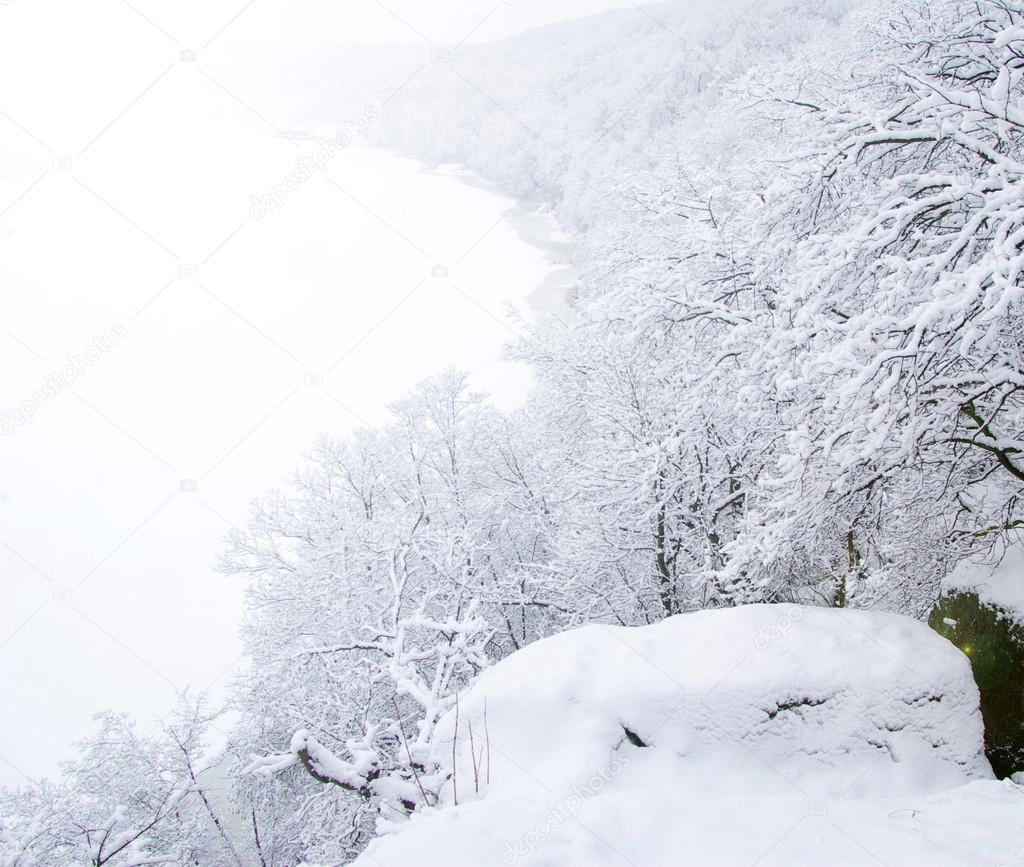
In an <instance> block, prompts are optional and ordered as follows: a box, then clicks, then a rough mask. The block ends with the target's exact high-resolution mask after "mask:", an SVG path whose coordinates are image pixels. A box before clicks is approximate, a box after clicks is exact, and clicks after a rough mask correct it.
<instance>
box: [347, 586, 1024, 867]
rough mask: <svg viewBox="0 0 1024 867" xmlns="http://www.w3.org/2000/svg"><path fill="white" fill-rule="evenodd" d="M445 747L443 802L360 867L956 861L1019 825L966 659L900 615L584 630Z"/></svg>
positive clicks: (527, 662)
mask: <svg viewBox="0 0 1024 867" xmlns="http://www.w3.org/2000/svg"><path fill="white" fill-rule="evenodd" d="M438 744H439V747H438V749H439V751H440V752H441V754H442V757H445V756H446V757H447V761H448V762H449V763H451V761H452V756H453V755H454V757H455V765H456V769H457V773H456V777H455V780H454V784H453V785H452V784H450V785H449V786H448V787H447V788H446V790H445V792H444V793H443V801H442V804H441V805H439V806H438V807H437V808H435V809H433V810H429V811H427V812H425V813H424V814H422V815H419V816H417V817H415V818H414V819H413V820H412V821H411V822H410V823H409V824H408V825H407V826H406V827H405V828H404V829H403V830H401V831H400V832H399V833H398V834H395V835H392V836H388V837H384V838H381V839H378V840H376V841H375V842H374V843H373V844H372V845H371V847H370V848H369V850H368V851H367V853H366V854H364V856H363V857H362V858H361V859H359V861H358V862H357V863H358V864H360V865H361V867H380V865H383V867H405V865H410V864H416V865H418V867H426V865H432V864H437V865H441V864H444V865H453V864H454V865H467V867H470V865H472V867H485V865H490V864H495V865H497V864H512V863H520V862H521V863H523V864H529V865H542V864H543V865H552V867H554V865H560V867H566V865H580V867H582V865H587V867H594V865H605V864H608V865H613V864H614V865H622V864H626V865H629V864H633V865H642V867H657V865H670V864H671V865H677V864H700V865H709V864H730V865H732V864H749V863H753V862H754V861H757V859H759V858H764V860H763V861H762V862H759V863H765V864H768V863H773V862H774V861H777V862H778V863H786V864H802V863H808V864H814V863H826V862H825V861H823V860H822V859H823V858H826V859H831V863H844V864H856V863H861V862H864V863H875V864H877V861H876V860H874V859H875V858H882V860H887V859H886V858H885V856H884V855H882V854H880V851H875V849H878V850H884V851H885V852H887V853H888V854H889V855H890V856H891V857H892V859H893V860H892V861H888V863H900V864H909V863H922V864H923V863H928V864H935V865H941V864H963V863H974V862H973V861H971V860H970V859H971V858H972V857H975V855H977V854H978V853H980V852H982V851H984V852H985V857H989V856H991V860H992V861H995V860H998V857H1009V856H1010V855H1011V854H1012V851H1013V850H1012V849H1010V848H1007V851H1003V850H1002V849H999V846H1000V845H1001V844H1000V842H999V840H1000V838H999V834H998V833H994V834H993V823H994V825H995V826H997V827H998V828H1004V829H1005V831H1006V833H1005V835H1004V836H1006V837H1007V841H1006V847H1009V846H1010V840H1009V839H1008V838H1009V837H1013V839H1014V840H1016V834H1017V832H1016V831H1013V832H1012V833H1011V832H1010V828H1011V827H1012V825H1013V823H1018V824H1019V823H1020V822H1022V821H1024V796H1022V795H1021V793H1019V792H1018V790H1017V788H1016V787H1015V786H1014V785H1013V784H1012V783H998V782H995V781H993V780H991V771H990V769H989V767H988V764H987V762H986V760H985V757H984V754H983V752H982V724H981V717H980V714H979V712H978V693H977V689H976V687H975V685H974V682H973V680H972V678H971V670H970V666H969V664H968V661H967V659H966V657H964V656H963V655H962V654H961V653H960V652H959V651H958V650H957V649H956V648H955V647H953V646H952V645H951V644H949V642H947V641H945V640H944V639H943V638H941V637H939V636H938V635H936V634H935V633H934V632H932V631H931V630H930V629H928V627H927V626H925V625H924V624H921V623H918V622H916V621H914V620H910V619H908V618H904V617H899V616H896V615H890V614H881V613H869V612H858V611H848V610H835V609H821V608H807V607H798V606H788V605H785V606H778V605H756V606H749V607H744V608H735V609H728V610H719V611H707V612H700V613H694V614H686V615H681V616H678V617H674V618H671V619H669V620H666V621H663V622H661V623H658V624H655V625H652V626H646V627H640V628H616V627H606V626H587V627H584V628H581V629H576V630H573V631H570V632H566V633H563V634H561V635H558V636H555V637H553V638H549V639H546V640H544V641H540V642H537V643H536V644H534V645H531V646H530V647H527V648H525V649H524V650H522V651H520V652H518V653H516V654H514V655H513V656H511V657H510V658H508V659H506V660H504V661H502V662H501V663H499V664H498V665H496V666H494V667H493V668H492V669H490V670H489V671H486V672H485V673H484V674H483V675H482V676H481V677H480V678H479V680H478V681H477V683H476V684H475V685H474V686H473V687H472V688H471V689H470V690H468V691H467V692H466V693H465V694H464V695H463V696H462V698H461V699H460V702H459V707H458V713H457V714H456V713H452V714H450V715H449V716H448V717H446V718H445V719H444V720H443V721H442V723H441V725H440V727H439V739H438ZM972 781H973V782H972ZM951 793H952V794H951ZM950 798H952V799H953V800H952V801H951V800H950ZM894 799H895V800H894ZM980 814H984V817H985V818H984V822H985V823H987V824H985V828H984V831H985V833H984V834H979V832H978V831H977V830H974V831H972V832H971V835H972V837H974V838H977V840H976V841H975V842H974V843H973V844H972V845H974V846H975V848H968V849H966V850H964V849H962V848H960V847H962V845H963V841H962V840H959V838H956V839H953V838H954V837H955V831H956V827H957V824H956V823H957V822H959V823H960V825H961V826H962V827H967V824H965V823H969V822H974V823H975V824H977V822H978V821H979V815H980ZM939 817H941V819H940V818H939ZM958 817H959V818H958ZM954 820H955V821H954ZM801 841H802V842H801ZM808 841H810V842H808ZM978 841H981V842H978ZM1020 842H1024V841H1018V842H1016V845H1015V846H1014V847H1013V848H1016V846H1019V845H1020ZM872 846H874V847H875V849H873V848H872ZM979 846H980V847H981V848H978V847H979ZM822 847H824V848H822ZM985 847H988V848H985ZM776 850H777V851H776ZM965 852H967V853H969V854H965ZM993 852H994V853H996V854H995V855H993V854H992V853H993ZM950 853H952V854H950ZM917 857H920V858H921V859H922V860H920V861H916V860H914V859H915V858H917ZM957 859H961V860H957ZM964 859H966V860H964Z"/></svg>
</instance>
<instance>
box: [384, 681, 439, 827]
mask: <svg viewBox="0 0 1024 867" xmlns="http://www.w3.org/2000/svg"><path fill="white" fill-rule="evenodd" d="M391 702H392V704H394V706H395V719H396V721H397V722H398V731H399V732H401V734H402V743H403V744H405V754H406V755H407V756H408V757H409V768H410V769H411V770H412V775H413V777H415V779H416V785H417V786H419V790H420V794H421V795H423V803H424V805H425V806H427V807H429V806H430V798H428V797H427V792H426V790H425V789H424V788H423V783H422V782H421V780H420V775H419V773H418V772H417V771H416V763H415V762H414V761H413V760H412V750H410V749H409V739H408V738H407V737H406V736H405V726H404V725H402V711H401V710H400V709H399V707H398V700H397V699H396V698H395V697H394V696H391Z"/></svg>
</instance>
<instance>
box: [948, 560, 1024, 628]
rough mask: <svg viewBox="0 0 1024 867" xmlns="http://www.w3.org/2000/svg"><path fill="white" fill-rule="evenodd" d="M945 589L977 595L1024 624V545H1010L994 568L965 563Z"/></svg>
mask: <svg viewBox="0 0 1024 867" xmlns="http://www.w3.org/2000/svg"><path fill="white" fill-rule="evenodd" d="M942 589H943V590H944V591H945V592H949V591H951V590H965V591H967V592H971V593H977V594H978V598H979V599H981V601H982V602H987V603H988V604H989V605H995V606H997V607H999V608H1002V609H1003V610H1005V611H1008V612H1012V613H1013V614H1014V615H1015V617H1016V619H1017V620H1018V621H1019V622H1021V623H1024V544H1014V545H1010V546H1009V547H1008V548H1007V549H1006V553H1005V554H1004V555H1003V557H1002V558H1001V559H1000V560H999V562H998V563H996V564H995V565H993V564H992V563H975V562H972V561H970V560H965V561H963V562H962V563H961V564H960V565H959V566H958V567H957V568H956V569H954V570H953V572H952V573H951V574H950V576H949V577H948V578H947V579H946V580H945V581H944V582H943V585H942Z"/></svg>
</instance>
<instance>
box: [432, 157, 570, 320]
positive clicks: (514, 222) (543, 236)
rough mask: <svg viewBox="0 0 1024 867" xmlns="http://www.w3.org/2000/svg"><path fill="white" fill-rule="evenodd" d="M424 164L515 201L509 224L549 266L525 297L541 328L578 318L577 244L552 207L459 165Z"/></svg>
mask: <svg viewBox="0 0 1024 867" xmlns="http://www.w3.org/2000/svg"><path fill="white" fill-rule="evenodd" d="M420 164H421V166H422V171H424V172H426V173H427V174H431V175H438V176H442V177H447V178H453V179H455V180H457V181H459V182H461V183H464V184H466V185H468V186H471V187H474V188H476V189H480V190H486V191H487V192H489V193H493V194H495V195H498V196H501V197H502V198H505V199H510V200H511V201H512V202H513V205H512V207H511V208H510V209H509V210H508V212H507V213H506V215H505V217H504V219H505V221H506V222H508V224H509V225H510V226H511V227H512V229H513V230H514V231H515V233H516V235H517V236H518V237H519V239H520V240H521V241H522V242H523V243H524V244H527V245H529V246H531V247H533V248H534V249H536V250H540V251H541V252H542V253H543V254H544V257H545V259H546V260H547V262H548V266H549V270H548V273H547V274H546V275H545V276H544V279H543V280H542V281H541V282H540V285H538V286H535V287H534V288H533V289H531V290H530V291H528V292H527V293H526V294H525V295H524V296H523V297H524V300H525V301H526V304H527V306H528V307H529V308H530V310H531V312H532V313H533V314H534V316H535V317H536V321H537V324H538V326H541V327H543V324H544V320H545V319H547V318H553V319H555V320H557V321H558V322H559V323H560V324H561V325H564V326H567V325H569V324H570V323H571V322H572V320H573V318H575V313H576V311H575V307H574V301H575V290H576V285H577V281H578V278H579V272H578V270H577V268H576V264H575V255H574V253H575V244H574V242H573V241H572V239H571V238H570V236H569V234H568V233H567V232H566V231H565V230H564V229H563V228H562V227H561V225H559V223H558V221H557V220H556V219H555V217H554V215H553V214H552V213H551V211H550V210H549V209H548V207H547V206H546V205H545V204H544V203H543V202H539V201H537V200H535V199H527V198H522V199H516V198H515V197H514V196H512V195H510V194H509V193H508V192H506V191H505V190H503V189H502V188H501V187H500V186H498V185H497V184H495V183H492V182H490V181H487V180H485V179H484V178H482V177H480V176H479V175H478V174H476V173H475V172H474V171H472V170H471V169H469V168H467V167H465V166H464V165H461V164H459V163H442V164H430V163H426V162H422V161H421V163H420Z"/></svg>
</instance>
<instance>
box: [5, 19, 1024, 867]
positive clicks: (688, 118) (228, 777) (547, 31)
mask: <svg viewBox="0 0 1024 867" xmlns="http://www.w3.org/2000/svg"><path fill="white" fill-rule="evenodd" d="M358 57H359V60H358V62H359V72H358V81H359V82H360V87H361V88H362V89H361V92H360V93H358V94H356V95H355V96H353V95H351V94H346V95H342V93H341V92H342V91H343V90H344V86H343V82H344V80H345V79H346V78H347V77H350V78H353V79H354V78H355V75H356V74H355V73H352V75H351V76H349V74H348V73H347V71H346V70H347V67H346V63H347V62H348V63H351V62H354V61H351V60H350V61H346V59H345V57H344V56H340V57H339V58H337V62H336V65H335V66H334V67H332V68H331V69H329V70H327V71H325V72H324V75H330V76H334V77H335V78H334V79H333V80H332V81H331V82H330V83H329V86H330V89H331V90H332V92H335V93H337V94H338V96H337V98H336V99H332V100H327V102H328V103H329V106H333V107H334V108H333V109H332V108H330V107H328V108H327V109H324V108H322V107H321V108H319V109H318V112H319V113H320V114H321V117H320V121H321V122H322V123H326V124H335V125H340V124H343V123H344V122H345V121H346V118H347V117H348V116H349V115H347V114H345V112H346V111H348V108H347V107H346V105H344V104H343V103H344V102H345V100H351V101H352V103H353V104H358V105H359V106H362V107H363V109H362V110H363V111H364V112H365V113H366V116H367V117H370V118H371V121H370V122H369V124H368V126H367V128H366V129H365V131H360V133H359V135H360V137H361V139H362V140H363V143H365V144H369V145H372V146H373V147H375V148H382V149H385V150H388V151H392V152H395V153H398V154H401V155H404V156H408V157H412V158H415V159H418V160H421V161H423V162H424V163H425V164H427V165H431V166H438V165H458V166H461V167H462V169H463V170H464V171H467V172H470V173H472V175H473V176H475V177H478V178H480V179H482V181H483V182H486V183H488V184H491V185H493V186H494V187H495V188H497V189H500V190H501V191H502V192H503V193H505V194H508V195H510V196H512V197H514V198H515V199H517V200H522V201H528V202H534V203H537V204H538V205H540V206H543V208H544V209H545V211H546V212H548V213H550V214H551V215H552V216H553V218H554V219H556V220H557V222H558V224H559V225H560V226H561V227H562V228H563V229H564V230H565V232H566V233H567V235H568V237H569V238H571V241H572V251H573V253H572V258H573V262H572V265H573V268H574V269H575V273H576V279H575V281H574V283H573V286H572V288H571V291H570V292H569V293H568V295H567V297H566V299H565V300H564V303H562V304H561V305H559V306H558V307H557V308H556V309H553V310H551V311H549V312H548V313H547V314H545V315H541V316H539V317H531V316H528V315H525V314H523V315H521V316H519V317H518V318H517V319H516V320H515V323H516V324H515V327H514V329H513V330H514V331H515V334H514V335H513V334H512V333H509V334H508V335H507V336H508V338H509V341H508V345H507V347H506V349H505V351H506V352H507V353H508V355H509V357H511V358H513V359H515V360H517V361H519V362H522V363H524V364H526V365H528V366H529V368H530V370H531V371H532V374H533V380H532V382H533V384H532V387H531V391H530V395H529V397H528V399H527V400H526V401H525V403H524V404H523V405H522V406H520V407H518V408H516V409H514V410H511V411H506V410H503V409H501V408H500V407H498V406H497V405H496V404H495V403H494V402H493V401H492V400H491V399H489V397H488V396H487V395H486V394H482V393H479V392H478V391H477V390H476V389H475V388H474V387H473V386H472V384H471V378H470V377H469V376H468V375H467V373H465V372H463V371H461V370H458V369H454V368H447V369H440V370H429V369H428V370H422V371H421V374H422V375H421V376H420V379H421V380H422V381H421V382H420V384H419V385H417V386H416V387H415V388H414V389H413V390H412V391H410V392H409V393H408V394H407V395H406V396H405V397H403V398H401V399H400V400H398V401H396V402H394V403H393V404H391V406H390V421H389V423H387V424H386V425H382V426H379V427H366V428H364V429H361V430H359V431H357V432H356V433H354V434H352V435H344V436H334V435H331V434H329V433H328V434H326V435H323V436H320V437H319V438H317V439H316V441H315V443H312V439H313V436H314V434H315V432H311V433H310V439H311V449H310V451H309V453H308V455H307V456H306V457H305V458H304V459H303V460H302V462H301V465H299V467H298V469H297V470H296V472H295V473H294V476H293V477H291V478H289V479H287V480H284V481H283V482H282V484H281V485H280V486H279V487H278V488H277V489H275V490H273V491H270V492H267V493H265V494H264V493H262V492H261V491H260V490H253V491H251V492H250V493H251V496H252V497H257V498H258V499H257V500H255V501H254V504H253V507H252V512H251V517H250V520H249V523H248V525H247V526H245V527H242V528H239V529H236V530H233V531H231V534H230V538H229V539H228V540H227V541H226V542H225V545H224V549H223V556H222V558H221V560H220V562H219V564H218V566H217V568H218V570H219V571H220V572H221V573H223V576H224V578H225V580H230V581H235V582H240V583H242V584H244V587H245V594H246V595H245V600H246V602H245V613H244V622H243V623H242V625H241V635H242V641H243V644H244V650H245V653H246V656H247V659H248V664H247V666H246V668H245V670H244V672H242V673H240V674H238V675H237V676H236V677H235V678H234V680H233V682H232V685H231V690H230V697H229V700H228V701H227V703H226V706H224V707H221V706H220V703H218V702H214V701H211V700H210V699H208V698H207V697H204V696H202V695H198V694H194V693H191V692H190V693H186V694H183V695H182V696H181V700H180V707H179V708H178V710H177V711H176V712H175V713H174V714H172V715H171V716H170V717H167V718H166V719H165V720H164V722H163V723H162V724H161V725H160V726H159V727H158V728H156V729H153V730H150V728H149V726H147V725H145V724H143V723H141V722H138V723H137V722H135V721H134V720H133V719H132V718H131V716H130V715H129V714H126V713H122V712H121V711H120V710H119V709H118V708H114V709H112V710H110V711H107V712H105V713H103V714H101V715H100V716H98V717H97V722H96V728H95V729H94V731H92V732H91V733H85V732H83V733H82V734H83V739H82V740H81V742H80V744H79V746H78V753H77V757H75V758H74V759H72V760H70V761H68V762H66V763H65V765H64V768H63V773H62V774H61V775H60V776H59V777H58V778H56V779H52V780H49V781H43V782H40V783H39V784H37V785H24V786H14V787H9V788H6V789H2V790H0V864H2V865H4V867H57V865H69V867H70V865H76V867H78V865H93V867H102V865H109V867H142V865H155V864H181V865H208V867H226V865H234V867H249V865H258V867H290V865H310V867H312V865H340V864H347V863H355V864H357V865H360V867H363V865H365V867H411V865H427V864H435V863H437V864H458V865H465V867H486V865H497V864H511V863H522V864H524V865H531V864H535V865H542V864H544V865H553V864H560V865H570V864H571V865H598V867H600V865H623V864H625V865H634V867H658V865H669V864H673V865H675V864H691V863H692V864H700V865H710V864H722V865H741V864H743V865H752V864H765V865H767V864H771V863H785V864H808V865H811V864H829V863H832V864H861V863H864V864H877V863H884V864H890V865H897V864H901V865H915V864H920V865H926V864H927V865H940V864H941V865H944V864H949V865H970V864H993V865H994V864H996V863H1000V864H1007V865H1009V864H1018V863H1021V864H1024V831H1022V828H1024V789H1022V788H1021V785H1024V776H1021V777H1016V776H1015V775H1017V774H1019V773H1024V554H1022V548H1021V545H1022V538H1021V534H1022V531H1024V2H1020V0H885V2H871V0H863V2H861V0H769V2H764V3H755V4H749V3H746V2H742V0H723V2H716V3H704V2H697V0H693V2H669V3H664V4H656V5H651V6H637V7H632V6H631V7H629V8H626V9H619V10H613V11H609V12H604V13H602V14H599V15H595V16H592V17H588V18H582V19H577V20H570V21H563V22H559V23H555V24H550V25H546V26H543V27H539V28H536V29H532V30H528V31H526V32H523V33H520V34H517V35H514V36H511V37H508V38H505V39H502V40H499V41H494V42H486V43H469V44H466V45H464V46H456V47H455V48H454V49H452V52H451V56H450V58H446V59H444V61H443V62H428V63H424V60H423V52H422V51H419V50H417V51H413V50H412V49H409V48H403V47H401V46H395V47H393V48H390V49H382V50H381V51H380V52H376V53H375V54H374V56H373V57H372V58H370V57H367V56H363V55H358ZM332 110H333V111H335V112H336V114H335V115H334V116H330V117H324V116H322V115H324V114H325V113H329V112H330V111H332ZM396 351H398V352H400V351H401V348H400V347H399V348H398V349H397V350H396ZM366 375H367V376H369V375H372V372H371V371H367V372H366ZM296 463H298V456H296ZM987 575H993V576H997V578H998V580H997V579H996V578H993V579H992V581H990V582H989V583H988V584H986V583H985V582H984V581H983V580H982V579H981V577H980V576H987ZM1014 606H1019V607H1014ZM929 624H930V626H929ZM225 628H231V627H230V625H226V627H225ZM627 645H628V647H627ZM972 653H973V654H974V655H973V656H972ZM641 657H642V658H641ZM972 664H973V667H974V671H973V676H972ZM986 666H988V668H986ZM720 684H721V686H720V687H719V685H720ZM979 689H980V702H981V704H980V710H979ZM694 696H697V698H693V697H694ZM691 699H692V701H691ZM33 748H34V747H33V746H32V745H29V746H28V747H27V749H33ZM659 748H660V749H659ZM492 765H493V772H492ZM595 775H596V780H599V782H597V781H596V780H595ZM538 779H539V782H538ZM1015 779H1019V780H1020V781H1021V784H1020V785H1018V783H1017V782H1014V780H1015ZM531 780H532V782H531ZM531 786H539V787H540V788H537V789H536V791H535V792H534V793H533V794H532V795H531V791H533V790H532V789H531V788H530V787H531ZM571 786H584V787H586V786H589V790H588V791H586V792H584V793H583V794H580V793H579V792H578V791H576V790H575V789H572V790H571V789H570V787H571ZM545 790H546V791H545ZM591 790H592V791H591ZM570 791H576V794H575V795H571V796H570V794H569V793H570ZM566 798H575V799H576V801H578V804H576V806H572V804H575V803H576V801H566V800H565V799H566ZM566 803H569V804H570V806H568V807H566V808H565V810H563V811H562V812H563V813H564V814H565V815H562V814H561V813H559V815H556V816H555V817H554V818H551V811H552V810H553V809H554V810H555V812H556V813H558V809H559V808H558V807H555V808H553V807H552V805H553V804H563V805H564V804H566ZM808 805H809V806H808ZM787 811H788V812H787ZM570 814H571V815H570ZM538 822H540V823H541V824H538ZM815 822H821V823H822V827H824V828H825V830H824V831H820V832H817V831H813V830H812V825H813V823H815ZM748 826H749V827H748ZM813 827H817V826H813ZM745 828H746V829H747V830H746V834H747V836H748V837H749V839H748V840H747V841H746V842H748V843H749V844H750V845H749V847H748V848H746V849H745V848H743V845H744V841H743V839H740V838H743V837H744V835H745V834H744V829H745ZM793 828H796V829H797V830H792V829H793ZM787 829H789V830H787ZM524 835H525V836H524ZM758 835H760V836H758ZM801 835H803V836H801ZM816 835H817V836H816ZM732 838H737V839H732ZM776 843H778V844H777V845H776ZM787 847H788V848H787Z"/></svg>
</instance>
